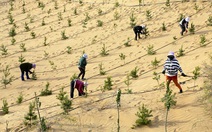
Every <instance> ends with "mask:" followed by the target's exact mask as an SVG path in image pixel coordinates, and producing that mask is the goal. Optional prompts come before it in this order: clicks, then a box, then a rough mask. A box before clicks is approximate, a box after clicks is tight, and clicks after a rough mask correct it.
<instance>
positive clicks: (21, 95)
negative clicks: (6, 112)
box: [16, 93, 24, 104]
mask: <svg viewBox="0 0 212 132" xmlns="http://www.w3.org/2000/svg"><path fill="white" fill-rule="evenodd" d="M23 99H24V97H23V94H22V93H20V94H19V96H18V98H17V101H16V103H17V104H21V103H22V101H23Z"/></svg>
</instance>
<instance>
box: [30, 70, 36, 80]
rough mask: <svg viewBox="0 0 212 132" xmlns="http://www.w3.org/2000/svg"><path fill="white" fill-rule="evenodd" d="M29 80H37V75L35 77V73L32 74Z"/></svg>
mask: <svg viewBox="0 0 212 132" xmlns="http://www.w3.org/2000/svg"><path fill="white" fill-rule="evenodd" d="M31 79H32V80H37V75H36V73H35V71H33V72H32V78H31Z"/></svg>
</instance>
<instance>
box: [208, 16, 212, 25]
mask: <svg viewBox="0 0 212 132" xmlns="http://www.w3.org/2000/svg"><path fill="white" fill-rule="evenodd" d="M207 25H208V26H212V16H209V18H208V21H207Z"/></svg>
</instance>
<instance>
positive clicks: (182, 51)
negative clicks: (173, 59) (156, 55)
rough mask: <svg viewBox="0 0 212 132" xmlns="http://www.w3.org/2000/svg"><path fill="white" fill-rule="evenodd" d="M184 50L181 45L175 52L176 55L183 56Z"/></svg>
mask: <svg viewBox="0 0 212 132" xmlns="http://www.w3.org/2000/svg"><path fill="white" fill-rule="evenodd" d="M184 52H185V50H183V46H181V48H180V49H179V50H178V52H177V57H180V56H184V55H185V53H184Z"/></svg>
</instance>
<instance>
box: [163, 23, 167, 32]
mask: <svg viewBox="0 0 212 132" xmlns="http://www.w3.org/2000/svg"><path fill="white" fill-rule="evenodd" d="M162 31H166V25H165V23H163V24H162Z"/></svg>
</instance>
